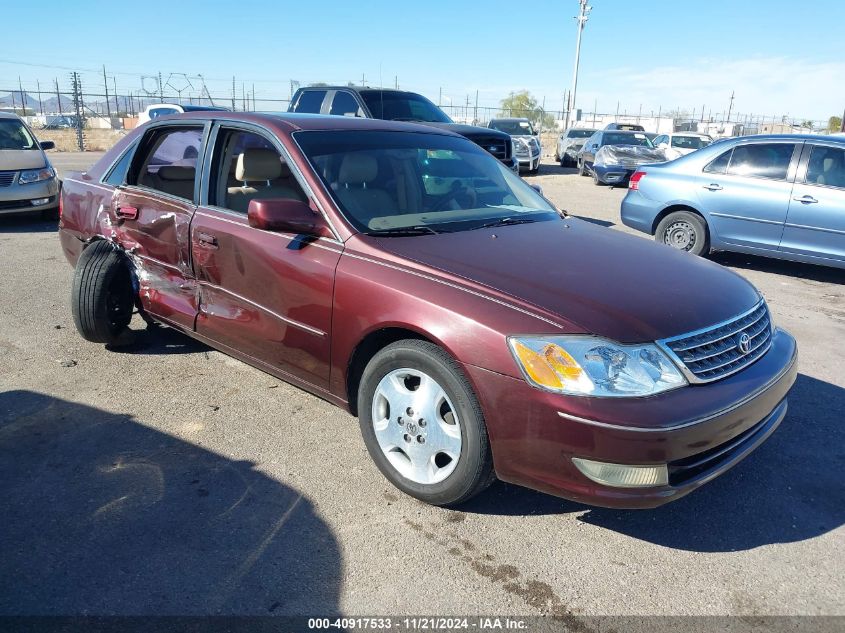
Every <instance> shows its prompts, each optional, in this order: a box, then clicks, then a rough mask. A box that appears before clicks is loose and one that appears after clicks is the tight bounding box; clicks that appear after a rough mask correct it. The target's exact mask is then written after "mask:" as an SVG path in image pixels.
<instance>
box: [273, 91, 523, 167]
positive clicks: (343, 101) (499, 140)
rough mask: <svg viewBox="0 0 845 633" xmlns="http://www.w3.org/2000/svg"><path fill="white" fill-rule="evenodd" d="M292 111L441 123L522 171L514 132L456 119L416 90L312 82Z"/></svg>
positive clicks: (299, 93)
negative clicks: (467, 123)
mask: <svg viewBox="0 0 845 633" xmlns="http://www.w3.org/2000/svg"><path fill="white" fill-rule="evenodd" d="M288 112H306V113H310V114H336V115H340V116H358V117H364V118H367V119H385V120H388V121H413V122H415V123H422V124H425V125H431V126H433V127H439V128H442V129H445V130H449V131H450V132H455V133H456V134H460V135H461V136H465V137H466V138H468V139H469V140H471V141H472V142H473V143H475V144H477V145H479V146H480V147H483V148H484V149H485V150H487V151H488V152H490V153H491V154H493V156H495V157H496V158H498V159H499V160H500V161H502V162H503V163H504V164H505V165H507V166H508V167H509V168H510V169H512V170H513V171H514V172H516V173H519V162H518V161H517V160H516V158H515V157H514V156H513V145H512V143H511V137H510V136H508V135H507V134H505V133H504V132H499V131H498V130H492V129H489V128H483V127H476V126H474V125H461V124H460V123H455V122H454V121H452V119H450V118H449V117H448V116H447V115H446V113H445V112H443V110H441V109H440V108H438V107H437V106H436V105H434V104H433V103H432V102H431V101H429V100H428V99H426V98H425V97H423V96H422V95H419V94H417V93H415V92H407V91H405V90H384V89H381V88H366V87H355V86H310V87H308V88H300V89H299V90H297V91H296V93H295V94H294V95H293V99H291V102H290V107H289V108H288Z"/></svg>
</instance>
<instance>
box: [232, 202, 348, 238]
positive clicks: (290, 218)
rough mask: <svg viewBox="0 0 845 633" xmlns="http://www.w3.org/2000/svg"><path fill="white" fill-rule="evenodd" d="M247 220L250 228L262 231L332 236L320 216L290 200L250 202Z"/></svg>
mask: <svg viewBox="0 0 845 633" xmlns="http://www.w3.org/2000/svg"><path fill="white" fill-rule="evenodd" d="M247 219H248V220H249V225H250V226H251V227H254V228H256V229H262V230H264V231H277V232H284V233H296V234H297V235H312V236H314V237H330V236H331V234H332V233H331V231H330V230H329V227H328V225H327V224H326V221H325V219H323V217H322V216H321V215H319V214H317V213H316V212H314V211H313V210H312V209H311V207H309V206H308V205H307V204H306V203H304V202H302V201H301V200H291V199H290V198H266V199H263V200H257V199H256V200H250V201H249V208H248V209H247Z"/></svg>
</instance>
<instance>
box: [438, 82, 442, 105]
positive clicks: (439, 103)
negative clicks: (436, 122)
mask: <svg viewBox="0 0 845 633" xmlns="http://www.w3.org/2000/svg"><path fill="white" fill-rule="evenodd" d="M441 105H443V86H441V87H440V95H439V96H438V97H437V107H438V108H439V107H440V106H441Z"/></svg>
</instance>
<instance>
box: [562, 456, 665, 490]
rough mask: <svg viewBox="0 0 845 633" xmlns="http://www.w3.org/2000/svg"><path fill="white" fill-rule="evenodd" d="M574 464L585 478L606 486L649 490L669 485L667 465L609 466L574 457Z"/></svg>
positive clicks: (604, 463)
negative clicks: (653, 487)
mask: <svg viewBox="0 0 845 633" xmlns="http://www.w3.org/2000/svg"><path fill="white" fill-rule="evenodd" d="M572 462H573V463H574V464H575V466H576V467H577V468H578V470H580V471H581V472H582V473H583V474H584V476H585V477H587V478H588V479H591V480H592V481H595V482H596V483H599V484H604V485H605V486H613V487H615V488H649V487H652V486H666V485H668V483H669V471H668V470H667V469H666V464H659V465H657V466H629V465H627V464H608V463H606V462H594V461H593V460H591V459H583V458H581V457H573V458H572Z"/></svg>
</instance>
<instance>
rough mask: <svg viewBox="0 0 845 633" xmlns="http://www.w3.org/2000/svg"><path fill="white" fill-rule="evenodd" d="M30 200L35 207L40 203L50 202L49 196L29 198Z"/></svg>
mask: <svg viewBox="0 0 845 633" xmlns="http://www.w3.org/2000/svg"><path fill="white" fill-rule="evenodd" d="M30 202H32V204H33V205H35V206H36V207H37V206H38V205H40V204H47V203H48V202H50V198H35V199H34V200H30Z"/></svg>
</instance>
